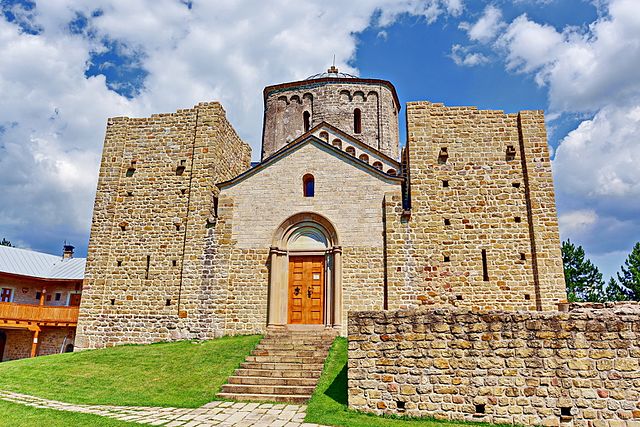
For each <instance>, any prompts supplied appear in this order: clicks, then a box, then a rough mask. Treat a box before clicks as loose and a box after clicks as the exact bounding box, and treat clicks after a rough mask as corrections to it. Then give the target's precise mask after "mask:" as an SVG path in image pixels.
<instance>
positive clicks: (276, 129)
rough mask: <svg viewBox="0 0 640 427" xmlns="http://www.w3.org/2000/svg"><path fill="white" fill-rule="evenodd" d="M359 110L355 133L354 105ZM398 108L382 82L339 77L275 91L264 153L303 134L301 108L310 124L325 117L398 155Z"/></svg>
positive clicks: (267, 113) (269, 98) (269, 103)
mask: <svg viewBox="0 0 640 427" xmlns="http://www.w3.org/2000/svg"><path fill="white" fill-rule="evenodd" d="M356 108H359V109H360V111H361V113H362V116H361V118H362V120H361V123H362V131H361V133H359V134H356V133H355V132H354V118H353V113H354V109H356ZM398 110H399V106H397V105H396V103H395V99H394V97H393V93H392V92H391V90H390V89H389V88H388V87H387V86H385V85H382V84H371V83H366V82H362V81H350V79H341V80H338V81H335V82H320V83H318V82H313V81H309V82H308V83H306V84H300V85H296V86H293V87H291V88H287V89H283V90H280V91H274V92H272V93H270V94H269V95H268V96H267V99H266V111H265V122H264V134H263V142H262V158H263V159H265V158H267V157H268V156H270V155H271V154H273V153H275V152H276V151H278V150H279V149H281V148H282V147H284V146H285V145H286V144H287V143H289V142H291V141H293V140H294V139H296V138H297V137H299V136H300V135H302V134H303V133H304V122H303V113H304V112H305V111H308V112H309V113H310V128H312V127H314V126H315V125H317V124H320V123H322V122H323V121H325V122H327V123H329V124H331V125H333V126H335V127H337V128H339V129H340V130H342V131H343V132H346V133H348V134H349V135H352V136H353V137H355V138H357V139H359V140H360V141H362V142H364V143H365V144H367V145H369V146H371V147H373V148H375V149H377V150H379V151H381V152H383V153H385V154H386V155H387V156H389V157H391V158H393V159H397V158H398V143H399V140H398Z"/></svg>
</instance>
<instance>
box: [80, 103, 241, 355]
mask: <svg viewBox="0 0 640 427" xmlns="http://www.w3.org/2000/svg"><path fill="white" fill-rule="evenodd" d="M249 162H250V148H249V146H248V145H247V144H245V143H244V142H242V141H241V140H240V138H239V137H238V136H237V134H236V133H235V131H234V130H233V128H232V127H231V125H230V124H229V123H228V121H227V120H226V117H225V112H224V110H223V108H222V106H221V105H220V104H218V103H215V102H212V103H200V104H198V105H197V106H196V107H194V108H192V109H186V110H179V111H177V112H176V113H172V114H156V115H153V116H151V117H150V118H135V119H133V118H127V117H118V118H112V119H109V121H108V123H107V132H106V136H105V143H104V150H103V157H102V163H101V166H100V175H99V179H98V189H97V193H96V202H95V207H94V217H93V223H92V228H91V237H90V242H89V251H88V255H87V267H86V270H85V281H84V289H83V296H82V303H81V307H80V318H79V324H78V339H77V348H79V349H83V348H96V347H103V346H106V345H115V344H120V343H129V342H136V343H146V342H153V341H160V340H168V339H174V338H179V337H183V338H188V337H195V336H202V335H206V334H207V333H208V332H207V331H208V330H209V329H210V328H211V326H210V325H209V322H208V321H207V320H205V321H202V319H201V317H200V316H198V312H197V307H198V304H199V302H198V296H199V292H200V286H201V283H200V282H201V279H202V269H203V255H204V239H205V235H206V233H207V226H208V225H207V224H209V223H210V221H212V218H213V216H214V213H213V211H214V195H215V194H216V192H217V189H216V187H215V183H216V182H220V181H224V180H227V179H230V178H232V177H234V176H236V175H238V174H239V173H241V172H243V171H244V170H246V169H247V168H248V167H249Z"/></svg>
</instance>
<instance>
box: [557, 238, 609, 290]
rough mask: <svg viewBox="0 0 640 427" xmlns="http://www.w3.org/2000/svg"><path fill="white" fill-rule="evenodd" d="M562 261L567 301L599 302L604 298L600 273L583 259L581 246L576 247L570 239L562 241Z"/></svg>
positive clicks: (589, 262) (588, 261) (587, 260)
mask: <svg viewBox="0 0 640 427" xmlns="http://www.w3.org/2000/svg"><path fill="white" fill-rule="evenodd" d="M562 263H563V264H564V281H565V283H566V286H567V295H568V298H569V301H590V302H599V301H603V300H604V299H605V295H604V289H603V288H604V280H603V279H602V273H600V271H599V270H598V267H596V266H595V265H593V264H592V263H591V261H590V260H589V259H585V254H584V249H582V246H577V247H576V246H575V245H574V244H573V243H571V241H570V240H567V241H566V242H562Z"/></svg>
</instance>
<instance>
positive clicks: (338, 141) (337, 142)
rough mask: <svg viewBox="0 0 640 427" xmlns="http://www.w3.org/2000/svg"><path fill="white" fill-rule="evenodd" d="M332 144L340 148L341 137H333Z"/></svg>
mask: <svg viewBox="0 0 640 427" xmlns="http://www.w3.org/2000/svg"><path fill="white" fill-rule="evenodd" d="M332 144H333V146H334V147H336V148H339V149H342V140H341V139H338V138H336V139H334V140H333V142H332Z"/></svg>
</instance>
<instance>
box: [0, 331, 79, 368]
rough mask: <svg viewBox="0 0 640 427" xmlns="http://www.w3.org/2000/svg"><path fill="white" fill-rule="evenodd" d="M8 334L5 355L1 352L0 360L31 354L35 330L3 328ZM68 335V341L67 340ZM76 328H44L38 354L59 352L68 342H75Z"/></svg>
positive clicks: (25, 356)
mask: <svg viewBox="0 0 640 427" xmlns="http://www.w3.org/2000/svg"><path fill="white" fill-rule="evenodd" d="M2 332H4V333H5V334H6V336H7V342H6V345H5V348H4V355H2V354H0V361H7V360H15V359H25V358H27V357H30V356H31V343H32V341H33V332H31V331H28V330H24V329H3V330H2ZM65 337H66V341H65ZM74 338H75V328H43V329H42V331H41V332H40V337H39V342H40V343H39V345H38V353H37V355H38V356H46V355H49V354H58V353H60V350H61V349H62V348H63V347H62V345H63V344H64V345H65V347H66V345H67V344H73V343H74Z"/></svg>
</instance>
